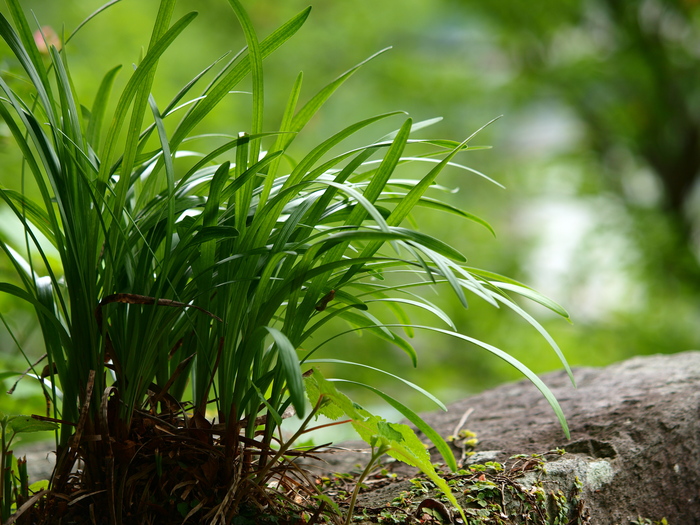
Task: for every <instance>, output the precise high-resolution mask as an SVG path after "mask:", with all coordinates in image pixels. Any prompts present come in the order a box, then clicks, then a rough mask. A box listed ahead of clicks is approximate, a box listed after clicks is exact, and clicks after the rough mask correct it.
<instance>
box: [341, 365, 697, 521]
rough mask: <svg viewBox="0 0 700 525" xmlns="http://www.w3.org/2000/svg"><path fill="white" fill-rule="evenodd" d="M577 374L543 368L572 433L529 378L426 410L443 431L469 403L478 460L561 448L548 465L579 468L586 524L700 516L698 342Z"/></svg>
mask: <svg viewBox="0 0 700 525" xmlns="http://www.w3.org/2000/svg"><path fill="white" fill-rule="evenodd" d="M574 375H575V378H576V381H577V383H578V389H575V388H573V386H572V385H571V383H570V381H569V379H568V377H567V375H566V374H565V373H564V372H563V371H561V372H554V373H550V374H547V375H545V376H543V377H542V379H543V380H544V382H545V383H546V384H547V385H548V386H549V388H550V389H551V390H552V391H553V393H554V395H555V396H556V397H557V399H558V400H559V402H560V403H561V405H562V408H563V410H564V413H565V414H566V417H567V420H568V423H569V426H570V430H571V439H570V440H567V439H566V437H565V436H564V434H563V432H562V429H561V427H560V426H559V424H558V422H557V419H556V417H555V415H554V413H553V412H552V409H551V407H550V406H549V404H548V403H547V401H546V400H545V399H544V398H543V396H542V395H541V394H540V392H539V391H538V390H537V389H536V388H535V387H534V386H533V385H532V384H531V383H530V382H528V381H521V382H518V383H513V384H507V385H503V386H500V387H498V388H495V389H492V390H489V391H486V392H483V393H481V394H479V395H476V396H473V397H470V398H467V399H464V400H462V401H458V402H456V403H454V404H452V405H451V406H450V407H449V411H448V412H447V413H444V412H439V413H430V414H425V415H424V416H423V417H424V419H425V420H426V421H427V422H428V423H430V424H431V425H432V426H433V427H434V428H435V429H436V430H438V431H439V432H440V433H441V435H443V436H447V435H450V434H452V433H453V432H454V430H455V427H456V426H457V425H458V423H459V421H460V418H461V417H462V416H463V414H464V413H465V412H466V411H468V410H471V409H473V411H472V412H471V413H470V415H469V417H468V419H467V420H466V423H465V424H464V425H463V427H464V428H467V429H469V430H470V431H473V432H475V433H476V434H477V437H478V439H479V443H478V445H477V446H476V449H475V450H476V451H477V454H481V456H482V461H489V460H494V459H495V460H497V461H502V460H504V459H507V458H508V457H509V456H511V455H513V454H521V453H524V454H530V453H542V452H545V451H548V450H551V449H555V448H564V449H565V450H566V451H567V454H566V455H564V456H562V457H561V458H560V459H555V460H553V462H550V463H548V464H547V466H546V471H547V473H548V475H549V476H551V477H552V478H553V479H555V481H560V482H563V483H564V484H566V483H569V482H571V481H572V480H573V476H574V475H578V476H579V478H580V479H581V481H582V482H583V497H582V499H583V501H584V502H585V504H586V506H587V509H588V512H589V514H590V523H591V524H595V525H613V524H625V525H627V524H630V523H631V522H633V521H635V520H638V518H639V517H644V518H647V519H650V520H653V521H659V520H661V519H662V518H666V520H667V521H668V523H669V524H670V525H691V524H698V523H700V352H684V353H679V354H673V355H654V356H646V357H635V358H632V359H630V360H627V361H624V362H621V363H617V364H614V365H611V366H608V367H606V368H578V369H576V370H574ZM339 459H340V458H339ZM436 459H437V458H436ZM345 460H346V461H347V460H351V457H346V458H345ZM357 461H361V459H360V460H357V459H356V460H355V461H354V462H355V463H356V462H357ZM550 461H551V460H550ZM385 497H387V498H388V499H387V501H391V494H390V493H388V494H387V495H386V496H385ZM373 503H374V504H376V503H377V502H376V500H375V501H373ZM646 523H650V522H649V521H647V522H646Z"/></svg>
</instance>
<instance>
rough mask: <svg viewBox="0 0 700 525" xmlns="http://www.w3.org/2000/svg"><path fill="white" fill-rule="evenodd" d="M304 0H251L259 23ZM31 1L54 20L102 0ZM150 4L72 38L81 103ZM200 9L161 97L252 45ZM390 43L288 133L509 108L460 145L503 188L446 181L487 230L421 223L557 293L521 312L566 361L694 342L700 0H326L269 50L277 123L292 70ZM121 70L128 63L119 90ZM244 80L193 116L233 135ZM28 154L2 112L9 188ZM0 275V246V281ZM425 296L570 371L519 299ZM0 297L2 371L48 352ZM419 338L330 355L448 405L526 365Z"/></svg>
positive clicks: (20, 397) (459, 128) (29, 407)
mask: <svg viewBox="0 0 700 525" xmlns="http://www.w3.org/2000/svg"><path fill="white" fill-rule="evenodd" d="M309 2H310V0H303V1H302V0H283V1H281V0H277V1H275V0H245V1H244V4H245V5H246V7H247V8H248V9H249V10H250V12H251V14H252V16H253V18H254V21H255V23H256V26H257V28H258V33H259V36H260V37H263V36H265V35H267V34H269V33H270V32H271V31H272V30H274V29H275V28H276V27H278V26H279V25H280V24H281V23H283V22H284V21H286V20H287V19H289V18H290V17H291V16H292V15H294V14H296V13H297V12H298V11H300V10H301V9H303V8H304V7H306V6H307V4H308V3H309ZM22 3H23V5H25V6H26V9H27V10H32V11H33V12H34V14H35V16H36V19H37V20H38V21H39V23H40V24H41V25H46V26H50V27H52V28H53V29H54V30H55V31H56V33H57V34H59V35H61V34H62V32H64V31H65V32H66V34H68V33H70V32H71V31H72V30H73V29H74V28H75V27H76V26H77V25H78V24H79V23H80V21H81V20H83V19H84V18H85V17H86V16H88V15H89V14H90V13H91V12H93V11H94V10H95V9H97V8H98V7H99V6H100V5H102V2H96V1H93V0H90V1H88V0H60V1H54V2H46V1H45V0H36V1H26V2H22ZM3 9H4V6H3V7H2V8H0V12H3V13H6V10H5V11H3ZM156 9H157V2H156V1H155V0H149V1H143V0H122V1H121V2H119V3H117V4H116V5H114V6H112V7H111V8H110V9H109V10H107V11H106V12H105V13H102V14H101V15H99V16H98V17H97V18H95V19H94V20H92V21H91V22H90V23H89V24H88V25H87V26H85V27H84V28H83V29H82V30H81V32H80V33H79V34H78V35H77V36H76V37H75V38H74V39H73V40H72V41H71V42H70V43H69V44H68V47H67V50H68V53H69V56H70V64H71V68H72V72H73V81H74V84H75V85H76V88H77V90H78V92H79V93H80V96H81V99H82V100H84V101H87V102H90V103H91V101H92V98H93V96H94V93H95V91H96V90H97V87H98V85H99V82H100V80H101V78H102V76H103V75H104V74H105V73H106V72H107V71H108V70H109V69H111V68H112V67H114V66H115V65H117V64H122V65H123V66H124V68H125V69H127V68H130V67H131V65H132V64H133V63H135V62H137V61H138V59H139V56H140V54H141V53H142V52H143V49H145V47H146V46H147V45H148V39H149V31H150V26H151V24H152V22H153V19H154V14H155V12H156ZM191 10H197V11H199V12H200V15H199V17H198V19H197V20H196V21H195V22H194V23H193V24H192V25H191V26H190V27H189V28H188V29H187V30H186V32H185V33H184V34H183V36H182V37H181V38H180V44H179V45H176V46H174V48H173V49H172V50H171V51H170V52H169V53H168V54H166V55H165V56H164V58H163V60H162V63H161V65H160V67H159V75H160V78H159V80H158V81H157V83H156V86H155V88H154V90H155V91H154V94H155V96H156V99H158V100H160V101H161V104H162V105H165V103H166V102H167V101H168V100H169V99H170V97H171V96H172V95H173V94H174V93H176V92H177V91H178V90H179V88H180V86H182V85H183V84H185V83H186V82H187V81H188V80H189V79H190V78H191V77H192V76H193V75H194V74H196V73H197V72H198V71H200V70H201V69H203V68H204V67H205V66H207V65H208V64H210V63H211V62H212V61H214V60H215V59H216V58H218V57H220V56H221V55H222V54H223V53H225V52H226V51H229V50H233V51H234V52H235V51H237V50H239V49H240V48H241V47H242V46H243V37H242V34H241V31H240V30H239V27H238V25H237V23H236V20H235V17H234V15H233V12H232V10H231V9H230V7H229V5H228V3H227V2H226V1H225V0H197V1H194V0H182V1H181V2H180V3H179V6H178V11H179V12H180V14H184V13H185V12H188V11H191ZM388 46H392V49H391V50H390V51H388V52H386V53H384V54H382V55H381V56H379V57H377V58H376V59H374V60H372V61H371V62H369V63H368V64H366V65H365V66H364V67H363V68H362V69H361V70H360V72H359V73H358V74H356V75H355V76H354V77H353V78H352V79H351V80H350V81H349V82H348V83H347V84H346V85H345V86H344V87H343V88H342V89H341V91H339V92H338V93H337V94H336V95H335V96H334V98H332V99H331V101H330V102H329V103H328V104H327V105H326V107H325V108H324V109H323V110H322V112H321V115H320V116H319V117H318V118H315V119H314V120H313V121H312V123H311V125H310V126H309V128H308V129H307V130H305V131H304V133H303V136H302V137H300V139H299V141H298V142H299V144H300V145H298V146H297V147H298V148H299V149H303V146H304V145H306V146H312V145H315V144H316V143H318V142H319V141H321V140H323V138H325V137H327V136H328V135H329V134H331V133H333V132H335V131H338V130H340V129H342V128H343V127H345V126H346V125H348V124H350V123H352V122H354V121H356V120H359V119H361V118H365V117H369V116H372V115H375V114H378V113H384V112H387V111H391V110H397V109H398V110H404V111H406V112H408V113H409V114H410V115H412V116H413V117H414V119H416V120H423V119H428V118H432V117H436V116H441V117H444V120H442V121H441V122H440V123H439V124H437V125H435V126H433V127H432V128H430V129H427V130H424V131H422V132H421V136H423V137H444V138H451V139H455V140H462V139H463V138H466V137H467V136H468V135H470V134H471V133H472V132H474V131H475V130H477V129H478V128H480V127H481V126H483V125H484V124H486V123H487V122H489V121H490V120H492V119H493V118H495V117H498V116H502V117H501V118H500V119H499V120H497V121H496V122H494V123H493V124H491V125H490V126H488V127H486V128H485V129H484V130H483V131H481V132H480V133H479V135H478V136H477V137H476V138H475V139H474V142H473V144H483V145H490V146H492V149H489V150H483V151H475V152H470V153H468V154H465V155H464V156H463V157H462V158H461V159H460V160H461V161H462V162H464V163H465V164H468V165H469V166H471V167H473V168H475V169H477V170H479V171H481V172H483V173H486V174H488V175H489V176H490V177H492V178H494V179H496V180H497V181H499V182H500V183H501V184H503V185H504V186H505V187H506V189H502V188H499V187H498V186H496V185H494V184H491V183H490V182H488V181H486V180H484V179H482V178H480V177H478V176H475V175H471V174H465V172H463V171H459V170H454V171H448V172H446V173H445V174H444V177H443V178H442V181H441V182H442V184H444V185H445V186H448V187H451V188H459V191H458V192H456V193H451V194H449V195H448V197H447V198H448V199H450V201H451V202H453V203H455V204H458V205H459V206H461V207H463V208H464V209H466V210H467V211H469V212H471V213H474V214H476V215H478V216H480V217H482V218H484V219H485V220H487V221H489V223H491V225H492V226H493V227H494V229H495V230H496V232H497V237H496V238H494V237H493V236H492V235H491V234H490V233H489V232H488V231H487V230H486V229H484V228H481V227H480V226H478V225H476V224H474V223H470V222H467V221H461V220H458V219H454V218H452V217H448V216H446V215H441V214H435V213H421V214H419V215H418V217H417V220H418V222H419V224H420V228H421V229H423V230H425V231H427V232H430V233H433V234H439V235H440V236H441V237H442V238H443V239H445V240H446V241H447V242H449V243H450V244H452V245H453V246H455V247H457V248H458V249H460V250H461V251H462V252H463V253H464V254H465V255H466V256H467V257H468V259H469V264H470V265H472V266H476V267H480V268H486V269H489V270H492V271H496V272H499V273H503V274H506V275H509V276H511V277H513V278H516V279H518V280H520V281H523V282H525V283H527V284H529V285H532V286H533V287H535V288H536V289H538V290H539V291H541V292H543V293H545V294H546V295H548V296H549V297H551V298H553V299H555V300H556V301H558V302H559V303H560V304H562V305H563V306H564V307H565V308H566V309H567V310H568V311H569V312H570V314H571V318H572V323H568V322H566V321H564V320H562V319H561V318H557V317H556V316H554V315H553V314H551V313H550V312H548V311H546V310H544V309H543V308H538V307H534V306H532V305H528V306H527V309H528V311H529V312H531V313H532V314H533V315H535V316H536V317H537V318H538V319H539V320H540V321H541V322H542V323H543V324H544V326H545V327H546V328H547V330H549V331H550V333H551V334H552V335H553V336H554V338H555V339H556V340H557V342H558V343H559V345H560V346H561V347H562V349H563V351H564V353H565V355H566V356H567V358H568V360H569V362H570V363H571V364H572V365H576V366H579V365H583V366H601V365H605V364H608V363H611V362H614V361H618V360H621V359H625V358H627V357H630V356H633V355H639V354H652V353H659V352H661V353H672V352H678V351H684V350H689V349H697V348H700V304H699V301H698V298H699V297H700V293H699V292H700V264H699V257H698V255H699V253H700V251H699V245H698V244H699V241H698V231H699V230H698V222H699V221H700V190H699V189H698V184H697V177H698V173H699V171H700V74H699V66H700V2H698V1H697V0H625V1H620V0H559V1H557V2H546V3H544V2H543V3H537V2H534V3H533V2H519V1H516V0H488V1H486V2H479V1H468V0H401V1H400V2H399V1H398V0H384V1H381V0H353V1H352V2H350V1H337V0H317V1H316V2H315V3H313V10H312V12H311V16H310V18H309V20H308V22H307V24H306V26H305V27H304V28H303V29H302V30H301V31H300V32H299V33H298V34H297V35H296V36H295V37H294V38H293V39H292V40H291V41H290V42H289V43H288V44H287V45H286V46H284V47H283V48H281V49H280V50H279V51H278V52H276V54H274V55H273V56H272V57H271V58H270V59H269V60H268V61H267V62H266V64H265V67H266V69H265V75H266V82H267V85H268V93H267V106H268V114H269V115H271V116H274V118H271V119H270V120H269V121H268V123H267V125H268V126H269V129H274V128H275V126H276V123H277V120H276V119H278V118H279V114H280V111H281V108H282V107H283V104H284V103H285V102H286V97H287V93H288V92H289V89H290V88H291V85H292V83H293V81H294V78H295V77H296V75H297V73H298V72H299V71H303V72H304V78H305V80H304V83H305V88H304V91H303V93H302V99H304V98H308V97H310V96H311V95H312V94H314V93H315V91H316V90H318V89H320V88H321V87H322V86H323V85H325V84H326V83H327V82H329V81H330V80H332V79H333V78H335V77H336V76H337V75H339V74H341V73H342V72H344V71H345V70H346V69H348V68H350V67H351V66H353V65H354V64H356V63H358V62H360V61H362V60H363V59H365V58H366V57H368V56H370V55H372V54H374V53H375V52H377V51H379V50H381V49H384V48H386V47H388ZM0 69H1V70H2V74H3V75H5V76H6V78H10V79H12V78H13V76H12V75H13V71H16V70H17V64H16V63H15V62H14V61H13V60H12V59H11V58H10V57H9V54H8V53H7V50H6V49H5V48H2V49H0ZM126 78H127V75H126V74H125V72H124V71H122V73H121V74H120V76H119V78H118V82H117V83H118V86H123V85H124V82H125V81H126ZM246 96H247V95H245V94H232V95H231V99H230V101H229V103H228V105H226V106H224V107H223V108H222V110H221V111H220V112H219V113H217V115H215V116H213V117H212V118H211V119H210V120H209V121H208V122H206V123H205V125H206V126H208V128H209V129H214V130H217V131H220V132H224V133H237V132H238V131H243V130H245V129H246V127H247V122H248V114H247V113H246V103H247V102H248V101H246V100H245V97H246ZM376 138H378V137H377V136H368V137H367V139H368V140H373V139H376ZM19 166H20V163H19V158H18V154H17V151H16V150H15V149H14V147H13V144H12V142H11V137H10V136H9V133H8V131H7V129H6V128H5V127H3V125H2V124H1V123H0V183H2V184H3V185H5V186H10V187H17V185H18V184H19V182H18V181H19V173H20V172H19V170H20V167H19ZM5 214H6V211H3V210H2V209H1V208H0V232H1V234H2V235H4V236H11V235H16V232H13V231H9V230H11V229H10V228H8V227H7V226H6V224H9V223H7V222H6V221H4V220H3V216H5V217H6V215H5ZM3 225H5V226H3ZM10 276H11V268H9V266H8V264H7V261H6V260H4V259H3V258H2V257H0V280H3V281H4V280H8V279H10ZM430 298H431V300H434V301H435V302H437V303H439V304H440V305H441V306H442V307H443V308H444V309H445V310H446V311H447V312H448V313H449V314H450V315H451V316H452V317H453V319H454V320H455V322H456V323H457V325H458V327H459V329H460V330H461V331H462V332H463V333H466V334H468V335H470V336H473V337H477V338H479V339H482V340H484V341H486V342H488V343H490V344H493V345H495V346H498V347H500V348H502V349H504V350H506V351H508V352H509V353H511V354H512V355H514V356H516V357H517V358H518V359H520V360H521V361H523V362H524V363H525V364H526V365H527V366H529V367H530V368H532V369H533V370H535V371H536V372H538V373H542V372H546V371H549V370H553V369H557V368H560V367H561V365H560V363H559V362H558V360H557V359H556V356H555V355H554V353H553V352H552V351H551V349H550V348H549V347H548V345H547V343H546V342H545V341H544V339H543V338H542V337H541V336H540V335H539V334H538V333H537V332H536V331H535V330H533V329H532V327H530V326H529V325H527V324H526V323H525V322H523V321H522V320H521V319H519V318H518V317H517V316H515V315H512V314H510V313H509V312H506V311H500V310H495V309H494V308H493V307H491V306H490V305H487V304H484V303H483V302H481V301H480V300H478V299H477V298H473V299H472V300H471V302H470V307H469V309H467V310H464V309H463V308H462V307H461V306H460V305H459V304H458V302H457V301H456V300H454V301H453V300H451V298H450V297H449V295H448V294H445V293H440V291H437V292H435V293H434V294H433V297H430ZM0 312H2V316H3V318H4V321H5V322H6V323H7V325H8V326H10V327H11V328H12V331H13V332H14V334H15V337H16V338H17V341H14V340H13V339H12V337H11V336H10V334H9V332H8V330H7V329H6V328H4V327H2V326H0V371H1V370H10V371H12V370H14V371H17V370H23V369H24V368H26V364H25V363H24V361H23V360H22V359H21V357H20V355H19V353H18V352H17V351H16V343H20V344H21V345H23V347H24V348H26V349H27V350H28V351H29V352H30V354H31V355H33V356H37V357H38V356H40V355H41V354H42V348H41V340H40V338H39V337H38V333H37V331H36V325H35V322H34V319H33V316H32V314H31V311H29V310H28V309H27V308H26V307H25V305H22V304H17V303H15V302H13V301H11V300H10V299H9V298H8V297H4V296H0ZM419 320H420V319H419ZM431 322H434V321H433V320H431ZM414 344H415V346H416V348H417V350H418V352H419V365H418V368H416V369H414V368H413V367H412V366H411V363H410V360H409V359H408V358H407V357H406V356H405V355H403V354H402V353H401V352H400V351H397V350H394V349H391V348H387V347H386V346H384V345H383V343H381V342H380V341H377V340H374V339H373V338H372V336H370V335H365V336H363V337H359V338H358V337H356V336H345V337H342V338H339V339H337V340H335V341H334V342H333V343H332V344H331V345H329V346H328V347H327V349H326V350H325V354H324V355H326V356H329V357H337V358H340V359H351V360H355V361H361V362H366V363H368V364H371V365H375V366H380V367H383V368H385V369H387V370H389V371H391V372H393V373H396V374H398V375H401V376H402V377H405V378H407V379H409V380H411V381H414V382H416V383H418V384H420V385H421V386H423V387H425V388H426V389H428V390H430V391H431V392H433V393H435V394H437V395H438V396H439V397H440V398H441V399H443V400H444V401H446V402H449V401H453V400H455V399H458V398H461V397H465V396H466V395H468V394H471V393H475V392H478V391H480V390H483V389H484V388H487V387H490V386H493V385H496V384H498V383H502V382H504V381H510V380H513V379H517V378H518V377H519V376H518V373H517V371H515V370H513V369H511V368H510V367H509V366H508V365H507V364H505V363H504V362H502V361H500V360H499V359H498V358H496V357H493V356H491V355H489V354H488V353H486V352H484V351H483V350H480V349H478V348H476V347H468V346H465V345H463V344H461V343H457V342H455V341H453V340H448V339H443V338H435V337H432V336H427V335H425V334H416V337H415V341H414ZM335 373H336V374H338V375H341V376H345V377H351V378H353V379H358V380H361V381H366V382H372V383H374V384H380V385H381V387H382V389H384V390H385V391H387V392H389V393H392V394H394V395H397V396H400V398H401V399H402V400H403V401H405V402H408V403H409V404H410V406H411V407H412V408H414V409H415V410H427V409H431V408H432V407H431V405H430V403H429V402H427V401H426V400H425V399H424V398H421V397H420V396H415V395H413V394H412V393H411V392H410V391H407V390H406V389H405V388H403V387H402V386H401V385H400V383H398V382H397V383H396V384H394V383H392V382H388V383H386V382H385V379H383V378H380V377H379V376H376V375H375V376H369V375H363V374H360V373H358V372H357V370H352V371H350V370H343V369H338V370H336V371H335ZM0 377H1V376H0ZM12 382H13V379H12V378H6V379H4V385H3V388H2V389H1V390H2V391H1V392H0V410H2V411H5V412H13V411H14V412H28V411H38V412H42V411H43V408H42V407H43V398H42V396H41V395H40V391H39V389H38V387H37V386H36V385H33V384H31V382H30V381H23V382H22V383H21V384H20V386H19V387H18V389H17V390H16V391H15V393H14V394H13V395H12V396H8V395H6V393H5V391H6V390H7V389H8V388H10V386H12ZM356 395H357V396H359V398H360V400H364V399H365V398H364V397H363V396H364V394H362V393H357V394H356ZM364 402H366V403H370V404H371V403H373V402H374V401H372V400H371V399H367V401H364Z"/></svg>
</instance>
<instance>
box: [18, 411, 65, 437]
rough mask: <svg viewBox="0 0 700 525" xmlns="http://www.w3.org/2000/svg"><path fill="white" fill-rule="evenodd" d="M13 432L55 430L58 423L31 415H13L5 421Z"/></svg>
mask: <svg viewBox="0 0 700 525" xmlns="http://www.w3.org/2000/svg"><path fill="white" fill-rule="evenodd" d="M7 426H8V427H10V428H11V429H12V430H13V431H14V433H15V434H19V433H20V432H46V431H51V430H56V429H57V428H58V425H57V424H56V423H54V422H52V421H41V420H39V419H34V418H33V417H31V416H23V415H20V416H13V417H11V418H10V420H9V421H8V423H7Z"/></svg>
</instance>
